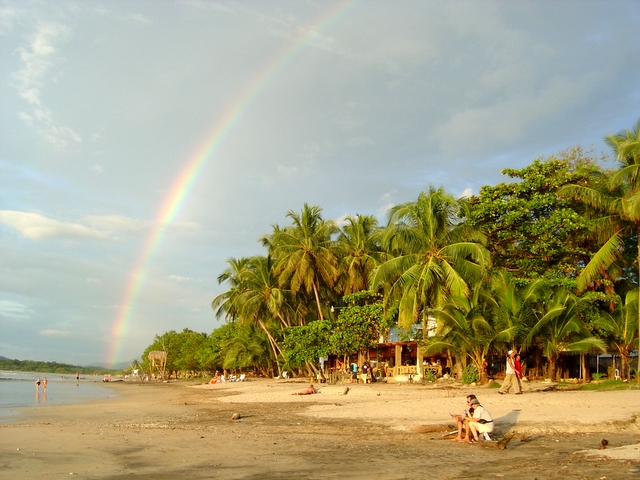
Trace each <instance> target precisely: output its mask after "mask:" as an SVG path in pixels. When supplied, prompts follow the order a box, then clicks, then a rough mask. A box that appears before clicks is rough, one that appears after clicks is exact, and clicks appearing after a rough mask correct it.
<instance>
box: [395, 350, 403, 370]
mask: <svg viewBox="0 0 640 480" xmlns="http://www.w3.org/2000/svg"><path fill="white" fill-rule="evenodd" d="M395 366H396V367H400V366H402V345H396V364H395Z"/></svg>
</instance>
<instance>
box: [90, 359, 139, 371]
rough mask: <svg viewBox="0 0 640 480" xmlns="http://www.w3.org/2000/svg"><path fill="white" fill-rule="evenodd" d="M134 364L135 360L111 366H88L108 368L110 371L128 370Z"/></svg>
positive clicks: (96, 364) (91, 365)
mask: <svg viewBox="0 0 640 480" xmlns="http://www.w3.org/2000/svg"><path fill="white" fill-rule="evenodd" d="M132 363H133V360H131V361H130V362H118V363H109V364H100V363H91V364H89V365H87V366H88V367H93V368H106V369H109V370H127V369H129V368H131V364H132Z"/></svg>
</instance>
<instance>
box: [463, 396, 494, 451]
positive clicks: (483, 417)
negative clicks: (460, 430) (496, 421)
mask: <svg viewBox="0 0 640 480" xmlns="http://www.w3.org/2000/svg"><path fill="white" fill-rule="evenodd" d="M471 406H472V407H473V408H474V410H473V417H471V418H469V420H468V423H467V425H469V437H468V438H465V439H464V440H462V441H463V442H477V441H478V439H479V438H480V434H481V433H482V434H484V433H486V434H487V435H488V434H489V433H491V432H493V417H492V416H491V414H490V413H489V411H488V410H486V409H485V408H484V407H483V406H482V405H480V401H479V400H478V399H477V398H474V399H472V400H471Z"/></svg>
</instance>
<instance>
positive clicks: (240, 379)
mask: <svg viewBox="0 0 640 480" xmlns="http://www.w3.org/2000/svg"><path fill="white" fill-rule="evenodd" d="M244 378H245V374H244V373H243V374H242V375H240V376H239V377H238V380H237V381H238V382H244Z"/></svg>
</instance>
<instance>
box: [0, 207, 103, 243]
mask: <svg viewBox="0 0 640 480" xmlns="http://www.w3.org/2000/svg"><path fill="white" fill-rule="evenodd" d="M0 223H4V224H5V225H8V226H10V227H12V228H14V229H16V230H18V231H19V232H20V233H22V235H23V236H25V237H26V238H32V239H42V238H107V236H108V235H107V234H106V233H105V232H100V231H98V230H96V229H93V228H89V227H86V226H85V225H80V224H78V223H70V222H60V221H58V220H54V219H52V218H47V217H45V216H43V215H40V214H39V213H31V212H16V211H12V210H0Z"/></svg>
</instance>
